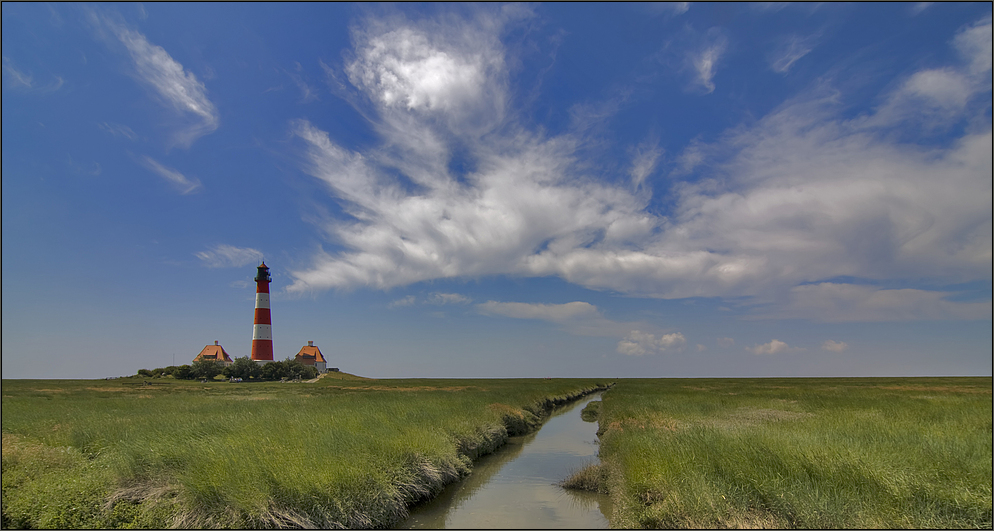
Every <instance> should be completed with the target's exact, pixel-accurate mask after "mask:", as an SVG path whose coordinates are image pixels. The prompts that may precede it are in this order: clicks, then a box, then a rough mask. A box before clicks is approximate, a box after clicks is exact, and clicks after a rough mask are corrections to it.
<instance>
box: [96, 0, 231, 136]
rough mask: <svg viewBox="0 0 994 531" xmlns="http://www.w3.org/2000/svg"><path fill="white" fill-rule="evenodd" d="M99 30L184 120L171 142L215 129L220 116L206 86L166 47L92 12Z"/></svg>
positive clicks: (145, 82)
mask: <svg viewBox="0 0 994 531" xmlns="http://www.w3.org/2000/svg"><path fill="white" fill-rule="evenodd" d="M93 20H94V21H95V23H96V25H97V26H98V27H99V28H101V29H106V30H109V31H110V33H111V34H113V36H114V37H115V38H116V39H117V40H118V41H119V42H120V43H121V44H123V45H124V47H125V49H126V50H127V52H128V54H129V56H130V57H131V61H132V66H133V67H134V71H133V75H134V76H135V77H136V78H137V79H138V80H139V81H141V82H142V83H144V84H145V85H147V86H148V87H150V88H152V90H153V91H154V92H155V94H156V96H157V97H158V99H159V101H160V103H161V104H162V105H163V106H165V107H167V108H170V109H171V110H173V111H175V112H176V114H177V116H178V117H179V118H180V119H181V120H182V121H183V122H182V123H181V124H180V125H179V126H178V127H177V129H176V131H175V132H174V135H173V141H174V142H175V143H176V144H178V145H182V146H185V147H189V146H190V144H192V143H193V142H194V141H195V140H197V139H198V138H200V137H202V136H204V135H206V134H209V133H211V132H213V131H214V130H216V129H217V128H218V126H219V124H220V115H219V113H218V110H217V108H216V107H215V106H214V103H212V102H211V100H210V99H208V97H207V87H206V86H205V85H204V83H203V82H201V81H200V80H198V79H197V76H195V75H194V74H193V73H192V72H190V71H187V70H186V69H184V68H183V65H182V64H180V63H179V62H178V61H176V60H175V59H173V57H172V56H171V55H170V54H169V53H168V52H166V50H165V49H164V48H163V47H161V46H158V45H155V44H152V43H150V42H149V41H148V39H147V38H146V37H145V35H143V34H141V33H140V32H138V31H136V30H133V29H130V28H128V27H126V26H125V25H124V24H122V23H118V22H114V21H112V20H111V19H110V18H108V17H101V16H99V15H95V14H94V15H93Z"/></svg>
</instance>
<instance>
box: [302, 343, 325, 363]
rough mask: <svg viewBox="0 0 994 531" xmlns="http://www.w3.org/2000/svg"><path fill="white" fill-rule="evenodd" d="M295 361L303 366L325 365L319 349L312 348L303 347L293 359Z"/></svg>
mask: <svg viewBox="0 0 994 531" xmlns="http://www.w3.org/2000/svg"><path fill="white" fill-rule="evenodd" d="M294 359H295V360H297V361H299V362H301V363H303V364H304V365H314V364H315V363H322V362H324V363H327V361H325V359H324V355H323V354H321V349H319V348H317V347H313V346H304V347H301V348H300V352H298V353H297V355H296V356H295V357H294Z"/></svg>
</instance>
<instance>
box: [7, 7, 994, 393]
mask: <svg viewBox="0 0 994 531" xmlns="http://www.w3.org/2000/svg"><path fill="white" fill-rule="evenodd" d="M2 38H3V154H2V155H3V159H2V164H3V211H2V212H3V335H2V337H3V346H2V348H3V350H2V362H3V377H4V378H39V377H41V378H99V377H104V376H117V375H124V374H133V373H134V372H135V371H137V369H139V368H154V367H161V366H166V365H171V364H174V363H175V364H181V363H189V362H190V360H192V359H193V357H194V356H195V355H196V354H197V353H198V352H199V351H200V349H201V348H203V346H204V345H206V344H212V342H213V341H214V340H218V341H220V342H221V344H222V345H223V346H224V347H225V348H226V350H227V351H228V352H229V353H231V354H232V355H233V356H247V355H249V353H250V349H251V337H252V335H251V334H252V322H251V321H252V316H253V306H254V283H253V282H252V280H251V279H252V277H253V276H254V273H255V266H256V265H258V263H259V261H260V260H261V259H263V258H264V259H265V261H266V263H267V264H268V265H269V266H270V267H271V268H272V274H273V285H272V292H273V297H272V316H273V338H274V350H275V356H276V357H277V358H278V359H282V358H284V357H287V356H293V355H294V354H295V353H296V352H297V351H298V350H299V348H300V347H301V346H302V345H304V344H306V342H307V341H308V340H313V341H315V344H317V345H318V346H320V347H321V348H322V351H323V352H324V353H325V355H326V357H328V358H329V362H330V363H329V364H330V365H331V366H337V367H340V368H341V369H342V370H345V371H348V372H353V373H356V374H361V375H365V376H372V377H546V376H561V377H586V376H590V377H707V376H714V377H736V376H742V377H747V376H748V377H752V376H877V375H895V376H905V375H990V374H991V359H992V358H991V262H992V260H991V247H992V245H991V239H992V237H991V7H990V4H989V3H957V4H946V3H937V4H928V3H921V4H900V3H877V4H729V3H714V4H683V3H675V4H641V3H640V4H593V5H587V4H582V5H581V4H528V5H521V4H509V5H497V4H485V5H461V4H440V5H435V4H429V5H409V4H403V5H356V4H324V3H316V4H314V3H297V4H270V3H267V4H229V3H220V4H218V3H213V4H200V3H192V4H191V3H180V4H158V3H154V4H92V5H91V4H36V3H24V4H18V3H4V4H3V37H2Z"/></svg>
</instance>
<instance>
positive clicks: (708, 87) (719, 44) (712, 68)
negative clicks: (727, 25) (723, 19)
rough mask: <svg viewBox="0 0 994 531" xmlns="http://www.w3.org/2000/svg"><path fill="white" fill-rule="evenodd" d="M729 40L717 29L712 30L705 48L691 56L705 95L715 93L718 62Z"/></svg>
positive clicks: (709, 32)
mask: <svg viewBox="0 0 994 531" xmlns="http://www.w3.org/2000/svg"><path fill="white" fill-rule="evenodd" d="M726 42H727V40H726V39H725V37H724V35H722V34H721V32H720V31H719V30H718V29H717V28H711V29H710V30H709V31H708V34H707V43H706V44H705V46H704V47H703V48H702V49H701V50H698V51H697V52H694V53H693V54H691V56H690V62H691V64H692V65H693V68H694V71H695V72H696V74H697V79H696V81H697V83H699V84H700V85H701V86H702V87H704V90H705V93H706V94H710V93H712V92H714V88H715V86H714V81H713V79H714V76H715V74H717V73H718V71H717V68H718V61H719V60H720V59H721V55H722V54H723V53H725V47H726Z"/></svg>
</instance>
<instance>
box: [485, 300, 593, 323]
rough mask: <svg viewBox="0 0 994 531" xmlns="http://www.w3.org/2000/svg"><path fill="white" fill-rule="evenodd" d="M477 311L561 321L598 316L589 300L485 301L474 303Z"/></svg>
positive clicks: (517, 317) (488, 313) (521, 317)
mask: <svg viewBox="0 0 994 531" xmlns="http://www.w3.org/2000/svg"><path fill="white" fill-rule="evenodd" d="M476 309H477V311H479V312H480V313H482V314H486V315H502V316H504V317H514V318H515V319H541V320H543V321H552V322H556V323H562V322H565V321H569V320H573V319H578V318H590V317H599V316H600V312H599V311H598V310H597V307H596V306H594V305H593V304H590V303H589V302H583V301H573V302H567V303H564V304H540V303H527V302H497V301H487V302H484V303H482V304H477V305H476Z"/></svg>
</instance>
